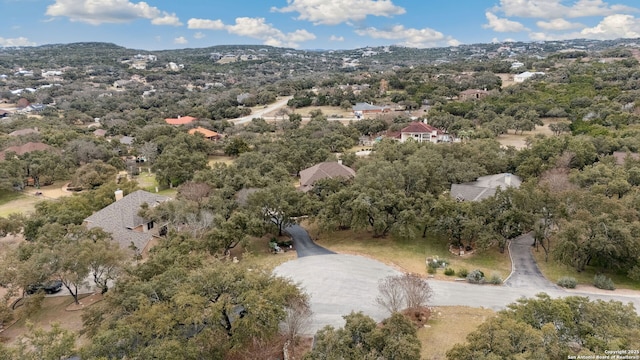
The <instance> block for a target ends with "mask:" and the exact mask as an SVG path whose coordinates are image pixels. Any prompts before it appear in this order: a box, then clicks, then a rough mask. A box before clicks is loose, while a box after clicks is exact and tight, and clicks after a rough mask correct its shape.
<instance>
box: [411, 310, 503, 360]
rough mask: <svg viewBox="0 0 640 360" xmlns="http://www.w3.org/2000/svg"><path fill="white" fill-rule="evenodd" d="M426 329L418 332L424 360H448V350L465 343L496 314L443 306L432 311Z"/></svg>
mask: <svg viewBox="0 0 640 360" xmlns="http://www.w3.org/2000/svg"><path fill="white" fill-rule="evenodd" d="M432 311H433V312H432V313H431V319H429V322H428V323H427V326H428V327H426V328H422V329H420V330H418V338H419V339H420V343H422V358H423V359H432V360H438V359H446V356H445V355H446V353H447V350H449V349H451V347H453V345H455V344H458V343H464V342H465V339H466V337H467V335H468V334H469V333H470V332H472V331H474V330H476V328H477V327H478V326H479V325H480V324H482V323H483V322H484V321H485V320H487V319H489V318H491V317H492V316H493V315H494V314H495V313H494V312H493V310H490V309H482V308H471V307H466V306H442V307H436V308H433V309H432Z"/></svg>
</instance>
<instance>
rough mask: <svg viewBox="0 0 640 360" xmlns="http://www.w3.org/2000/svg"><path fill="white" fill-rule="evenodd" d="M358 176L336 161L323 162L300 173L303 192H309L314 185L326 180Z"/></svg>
mask: <svg viewBox="0 0 640 360" xmlns="http://www.w3.org/2000/svg"><path fill="white" fill-rule="evenodd" d="M354 176H356V171H355V170H353V169H352V168H350V167H348V166H345V165H342V164H340V163H338V162H335V161H327V162H322V163H319V164H316V165H313V166H312V167H310V168H307V169H304V170H302V171H300V186H301V188H302V189H303V190H309V189H310V188H311V187H312V186H313V184H314V183H315V182H316V181H318V180H320V179H326V178H336V177H344V178H347V179H349V178H352V177H354Z"/></svg>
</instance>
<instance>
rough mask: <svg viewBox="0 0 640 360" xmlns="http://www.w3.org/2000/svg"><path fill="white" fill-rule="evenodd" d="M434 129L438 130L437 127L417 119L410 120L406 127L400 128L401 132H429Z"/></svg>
mask: <svg viewBox="0 0 640 360" xmlns="http://www.w3.org/2000/svg"><path fill="white" fill-rule="evenodd" d="M434 131H436V132H439V130H438V129H437V128H435V127H433V126H431V125H429V124H425V123H423V122H419V121H416V122H412V123H411V124H409V125H408V126H407V127H405V128H403V129H402V130H400V132H401V133H429V134H430V133H432V132H434Z"/></svg>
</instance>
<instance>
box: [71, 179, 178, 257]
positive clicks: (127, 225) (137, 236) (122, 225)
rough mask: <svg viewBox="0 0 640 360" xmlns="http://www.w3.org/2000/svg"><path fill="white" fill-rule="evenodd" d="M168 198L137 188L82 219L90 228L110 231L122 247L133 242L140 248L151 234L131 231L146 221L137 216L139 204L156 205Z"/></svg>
mask: <svg viewBox="0 0 640 360" xmlns="http://www.w3.org/2000/svg"><path fill="white" fill-rule="evenodd" d="M169 199H170V198H169V197H166V196H162V195H157V194H153V193H150V192H147V191H144V190H138V191H135V192H132V193H131V194H129V195H127V196H125V197H123V198H122V199H120V200H117V201H116V202H114V203H112V204H110V205H108V206H107V207H105V208H103V209H102V210H99V211H97V212H95V213H93V215H91V216H89V217H88V218H86V219H84V222H85V224H86V226H87V227H88V228H90V229H91V228H94V227H101V228H102V229H103V230H104V231H106V232H108V233H111V235H112V236H113V239H114V240H115V241H117V242H118V244H119V245H120V247H121V248H123V249H126V248H128V247H129V246H130V245H131V243H133V244H134V245H135V246H136V248H138V249H140V250H142V249H144V248H145V247H146V245H147V243H148V242H149V240H150V239H151V234H149V233H141V232H137V231H133V229H134V228H136V227H138V226H140V225H144V224H145V223H146V221H145V219H143V218H141V217H140V216H138V211H140V206H142V204H144V203H147V204H149V206H156V205H158V204H159V203H161V202H164V201H167V200H169Z"/></svg>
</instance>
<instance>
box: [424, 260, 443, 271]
mask: <svg viewBox="0 0 640 360" xmlns="http://www.w3.org/2000/svg"><path fill="white" fill-rule="evenodd" d="M427 264H428V266H429V269H437V268H439V267H440V264H438V261H437V260H431V261H429V262H428V263H427Z"/></svg>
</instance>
